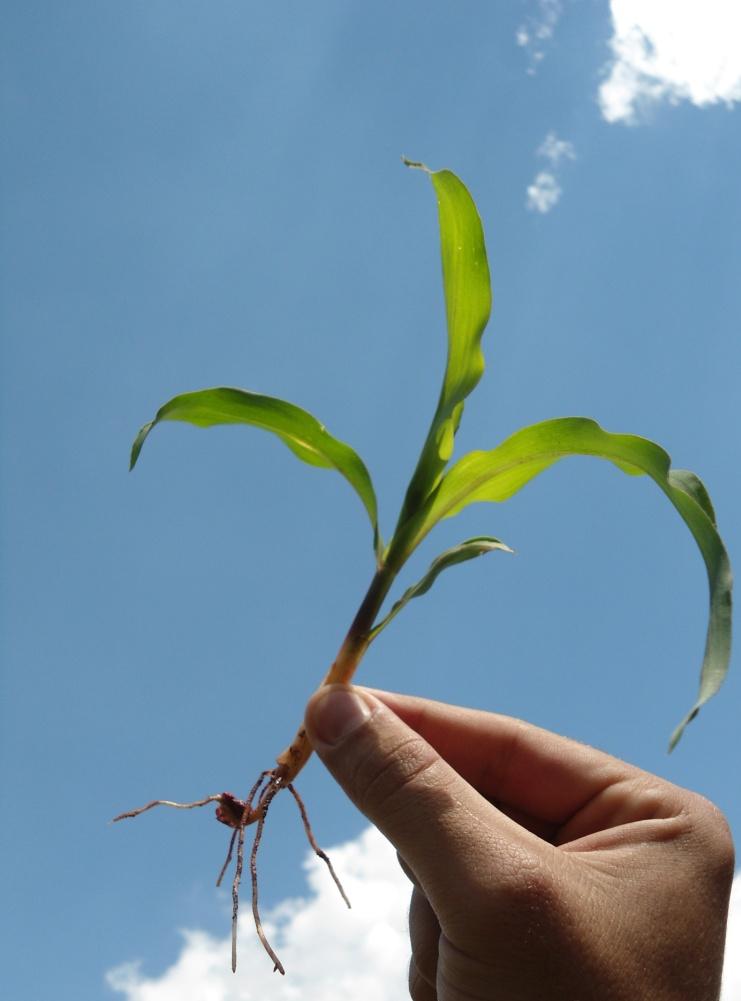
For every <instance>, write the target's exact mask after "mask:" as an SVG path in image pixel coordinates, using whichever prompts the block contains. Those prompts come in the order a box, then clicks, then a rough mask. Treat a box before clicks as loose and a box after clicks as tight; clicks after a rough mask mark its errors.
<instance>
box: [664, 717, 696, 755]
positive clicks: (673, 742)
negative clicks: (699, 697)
mask: <svg viewBox="0 0 741 1001" xmlns="http://www.w3.org/2000/svg"><path fill="white" fill-rule="evenodd" d="M699 711H700V707H699V706H695V708H694V709H692V710H690V712H688V713H687V715H686V716H685V717H684V719H683V720H682V722H681V723H680V724H679V726H677V727H676V728H675V729H674V732H673V733H672V735H671V737H670V738H669V747H668V748H667V753H668V754H671V753H672V751H673V750H674V748H675V747H676V746H677V744H678V743H679V741H680V740H681V739H682V734H683V733H684V731H685V729H686V728H687V724H688V723H691V722H692V720H693V719H694V718H695V716H697V714H698V713H699Z"/></svg>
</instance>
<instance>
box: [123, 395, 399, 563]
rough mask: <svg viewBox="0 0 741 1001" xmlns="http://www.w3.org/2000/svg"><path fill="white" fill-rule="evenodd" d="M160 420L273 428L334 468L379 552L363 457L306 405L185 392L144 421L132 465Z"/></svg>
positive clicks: (297, 449)
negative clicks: (369, 527)
mask: <svg viewBox="0 0 741 1001" xmlns="http://www.w3.org/2000/svg"><path fill="white" fill-rule="evenodd" d="M162 421H186V422H187V423H189V424H195V425H196V427H202V428H206V427H213V426H214V425H215V424H250V425H252V426H253V427H258V428H262V429H263V430H264V431H271V432H272V433H273V434H275V435H277V436H278V437H279V438H280V440H281V441H282V442H283V443H284V444H285V445H287V446H288V448H290V450H291V451H292V452H293V453H294V455H296V456H298V458H299V459H301V460H302V461H303V462H307V463H309V465H311V466H321V467H322V468H324V469H336V470H337V472H338V473H341V474H342V476H344V477H345V479H346V480H347V481H348V483H350V485H351V486H352V487H353V488H354V489H355V492H356V493H357V495H358V496H359V497H360V499H361V501H362V502H363V505H364V507H365V509H366V511H367V512H368V516H369V518H370V520H371V525H372V526H373V538H374V544H375V547H376V553H377V554H378V553H380V545H381V544H380V539H379V535H378V512H377V504H376V495H375V491H374V489H373V484H372V482H371V478H370V474H369V473H368V470H367V469H366V467H365V464H364V463H363V460H362V459H361V458H360V456H359V455H358V454H357V452H355V451H354V450H353V449H352V448H350V446H349V445H346V444H345V443H344V442H341V441H338V439H337V438H334V437H333V436H332V435H331V434H330V433H329V432H328V431H327V429H326V428H325V427H324V425H323V424H320V423H319V421H318V420H317V419H316V417H313V416H312V415H311V414H310V413H308V412H307V411H306V410H302V409H301V408H300V407H297V406H295V405H294V404H293V403H288V402H286V400H279V399H276V398H275V397H273V396H260V395H258V394H257V393H250V392H248V391H247V390H246V389H230V388H227V387H223V386H222V387H217V388H214V389H201V390H199V391H197V392H195V393H183V394H182V395H180V396H175V397H173V398H172V399H171V400H170V401H169V402H168V403H165V405H164V406H162V407H160V409H159V410H158V411H157V415H156V416H155V418H154V420H153V421H150V422H149V424H145V425H144V427H143V428H142V429H141V431H140V432H139V434H138V435H137V436H136V439H135V441H134V444H133V446H132V449H131V465H130V468H131V469H133V468H134V466H135V465H136V462H137V459H138V458H139V453H140V452H141V449H142V445H143V444H144V442H145V440H146V438H147V436H148V435H149V433H150V431H151V430H152V428H153V427H155V425H157V424H159V423H161V422H162Z"/></svg>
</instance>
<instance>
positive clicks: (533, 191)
mask: <svg viewBox="0 0 741 1001" xmlns="http://www.w3.org/2000/svg"><path fill="white" fill-rule="evenodd" d="M562 190H563V189H562V188H561V185H560V184H559V183H558V181H557V180H556V178H555V177H554V176H553V174H551V173H549V172H548V171H547V170H541V171H540V173H538V174H536V175H535V179H534V180H533V183H532V184H529V185H528V187H527V202H526V204H527V207H528V208H529V209H530V210H531V211H533V212H542V213H543V214H544V215H545V213H546V212H550V211H551V209H552V208H554V207H555V206H556V205H557V204H558V201H559V199H560V197H561V194H562Z"/></svg>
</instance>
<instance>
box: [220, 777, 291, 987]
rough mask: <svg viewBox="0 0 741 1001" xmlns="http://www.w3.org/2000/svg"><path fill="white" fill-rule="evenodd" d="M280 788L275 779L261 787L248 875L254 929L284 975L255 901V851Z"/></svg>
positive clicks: (234, 933) (234, 931) (234, 934)
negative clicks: (271, 805) (250, 882)
mask: <svg viewBox="0 0 741 1001" xmlns="http://www.w3.org/2000/svg"><path fill="white" fill-rule="evenodd" d="M282 788H283V786H282V785H281V784H280V783H278V782H276V781H275V780H273V781H271V782H269V783H268V785H267V786H266V787H265V788H264V789H263V791H262V795H261V796H260V799H259V801H258V804H257V805H258V808H259V809H260V818H259V820H258V821H257V830H256V831H255V840H254V841H253V842H252V851H251V852H250V875H251V877H252V916H253V918H254V919H255V929H256V931H257V935H258V937H259V939H260V941H261V942H262V944H263V947H264V949H265V951H266V952H267V954H268V956H270V958H271V959H272V961H273V973H275V972H278V973H280V974H281V976H284V975H285V972H286V971H285V970H284V969H283V964H282V963H281V961H280V960H279V959H278V957H277V955H276V954H275V951H274V950H273V947H272V946H271V945H270V942H268V939H267V936H266V935H265V932H264V931H263V927H262V921H261V920H260V909H259V907H258V903H257V852H258V850H259V848H260V841H261V840H262V832H263V828H264V827H265V818H266V817H267V815H268V807H269V806H270V804H271V803H272V801H273V798H274V797H275V795H276V793H278V792H279V791H280V790H281V789H282ZM235 881H236V880H235ZM232 935H233V936H235V937H236V926H235V927H234V928H233V930H232ZM233 941H234V939H233Z"/></svg>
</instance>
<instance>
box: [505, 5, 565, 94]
mask: <svg viewBox="0 0 741 1001" xmlns="http://www.w3.org/2000/svg"><path fill="white" fill-rule="evenodd" d="M562 13H563V3H562V2H561V0H537V2H536V3H535V10H534V11H533V13H532V14H528V16H527V17H526V18H525V20H524V21H523V22H522V24H520V26H519V27H518V29H517V31H516V32H515V41H516V42H517V44H518V45H519V46H520V47H521V48H523V49H525V51H526V52H527V54H528V57H529V65H528V68H527V72H528V73H529V74H530V75H531V76H532V75H533V74H534V73H535V71H536V70H537V68H538V64H539V63H541V62H542V61H543V59H544V58H545V50H546V47H547V45H548V43H549V42H550V40H551V39H552V38H553V34H554V32H555V30H556V25H557V24H558V22H559V20H560V18H561V14H562Z"/></svg>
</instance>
